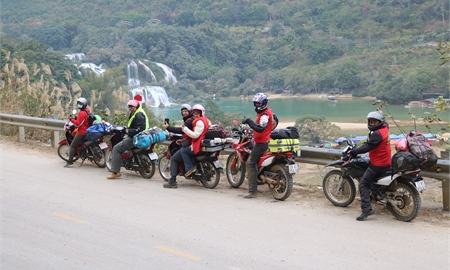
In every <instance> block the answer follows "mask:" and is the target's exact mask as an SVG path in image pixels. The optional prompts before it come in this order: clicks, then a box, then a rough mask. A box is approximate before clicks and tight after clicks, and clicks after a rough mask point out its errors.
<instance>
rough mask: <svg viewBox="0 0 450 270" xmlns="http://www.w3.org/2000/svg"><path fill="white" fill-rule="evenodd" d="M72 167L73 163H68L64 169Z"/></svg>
mask: <svg viewBox="0 0 450 270" xmlns="http://www.w3.org/2000/svg"><path fill="white" fill-rule="evenodd" d="M72 165H73V162H69V161H67V163H66V165H64V168H68V167H70V166H72Z"/></svg>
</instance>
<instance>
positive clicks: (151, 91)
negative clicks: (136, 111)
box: [130, 86, 175, 107]
mask: <svg viewBox="0 0 450 270" xmlns="http://www.w3.org/2000/svg"><path fill="white" fill-rule="evenodd" d="M130 92H131V96H132V97H134V96H135V95H136V94H139V95H141V96H142V102H145V103H146V104H147V105H148V106H150V107H159V106H160V105H161V104H164V106H170V105H173V104H175V103H174V101H173V99H171V98H170V97H169V96H168V95H167V93H166V90H164V88H162V87H160V86H143V87H137V88H134V89H132V90H130Z"/></svg>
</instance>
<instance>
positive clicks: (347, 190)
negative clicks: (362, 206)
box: [322, 170, 356, 207]
mask: <svg viewBox="0 0 450 270" xmlns="http://www.w3.org/2000/svg"><path fill="white" fill-rule="evenodd" d="M342 174H343V172H342V171H339V170H333V171H329V172H328V173H327V174H326V175H325V177H324V178H323V182H322V187H323V193H324V194H325V197H327V199H328V200H329V201H330V202H331V203H332V204H334V205H336V206H341V207H345V206H348V205H349V204H351V203H352V202H353V200H355V196H356V187H355V183H354V182H353V180H352V179H351V178H350V177H349V176H347V177H342Z"/></svg>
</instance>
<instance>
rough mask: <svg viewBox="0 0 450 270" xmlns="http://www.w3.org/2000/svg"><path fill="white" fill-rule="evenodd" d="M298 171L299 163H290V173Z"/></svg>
mask: <svg viewBox="0 0 450 270" xmlns="http://www.w3.org/2000/svg"><path fill="white" fill-rule="evenodd" d="M297 172H298V164H297V163H296V164H291V165H289V173H297Z"/></svg>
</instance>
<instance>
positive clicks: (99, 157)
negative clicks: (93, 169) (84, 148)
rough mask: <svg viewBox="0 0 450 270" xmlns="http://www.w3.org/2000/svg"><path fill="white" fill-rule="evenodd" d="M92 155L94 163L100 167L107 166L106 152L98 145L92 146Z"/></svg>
mask: <svg viewBox="0 0 450 270" xmlns="http://www.w3.org/2000/svg"><path fill="white" fill-rule="evenodd" d="M91 151H92V155H93V157H94V163H95V164H96V165H97V166H98V167H100V168H105V167H106V158H105V153H104V152H103V150H102V149H100V147H99V146H98V145H95V146H93V147H91Z"/></svg>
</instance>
